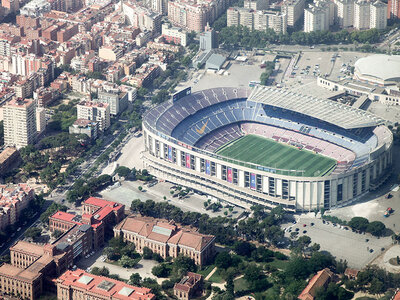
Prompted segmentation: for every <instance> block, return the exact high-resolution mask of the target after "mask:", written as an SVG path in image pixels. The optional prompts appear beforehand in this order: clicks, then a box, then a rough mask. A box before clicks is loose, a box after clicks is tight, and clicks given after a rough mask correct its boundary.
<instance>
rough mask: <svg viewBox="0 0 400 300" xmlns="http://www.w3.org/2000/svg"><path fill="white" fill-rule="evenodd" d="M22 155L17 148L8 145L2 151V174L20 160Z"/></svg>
mask: <svg viewBox="0 0 400 300" xmlns="http://www.w3.org/2000/svg"><path fill="white" fill-rule="evenodd" d="M19 158H20V155H19V152H18V150H17V149H16V148H14V147H6V148H5V149H4V150H1V152H0V174H6V173H7V172H9V171H10V170H11V168H12V166H13V165H14V164H15V163H16V162H17V161H18V160H19Z"/></svg>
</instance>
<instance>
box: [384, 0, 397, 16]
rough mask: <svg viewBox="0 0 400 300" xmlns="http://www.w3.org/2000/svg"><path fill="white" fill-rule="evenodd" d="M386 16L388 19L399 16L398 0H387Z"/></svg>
mask: <svg viewBox="0 0 400 300" xmlns="http://www.w3.org/2000/svg"><path fill="white" fill-rule="evenodd" d="M387 16H388V19H398V18H400V0H388V7H387Z"/></svg>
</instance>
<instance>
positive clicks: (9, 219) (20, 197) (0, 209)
mask: <svg viewBox="0 0 400 300" xmlns="http://www.w3.org/2000/svg"><path fill="white" fill-rule="evenodd" d="M7 149H9V150H11V151H12V153H10V152H8V153H9V155H8V158H10V157H11V158H12V159H13V160H14V159H16V158H15V157H16V155H17V156H18V152H16V151H15V148H7ZM7 149H6V150H7ZM6 150H5V151H6ZM3 152H4V151H3ZM1 156H3V153H2V155H1ZM6 166H7V165H6ZM34 196H35V194H34V191H33V189H32V188H31V187H30V186H29V185H27V184H24V183H20V184H15V185H0V230H4V229H5V228H6V227H7V226H9V225H12V224H15V223H16V222H17V221H18V220H19V217H20V215H21V212H22V211H23V210H24V209H25V208H27V207H28V205H29V202H30V201H31V200H32V199H33V198H34Z"/></svg>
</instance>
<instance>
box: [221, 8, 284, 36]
mask: <svg viewBox="0 0 400 300" xmlns="http://www.w3.org/2000/svg"><path fill="white" fill-rule="evenodd" d="M227 25H228V26H239V25H242V26H244V27H247V28H249V29H250V30H260V31H265V30H267V29H268V28H270V29H273V30H274V31H275V32H276V33H286V28H287V18H286V14H282V13H280V12H272V11H265V10H264V11H254V10H252V9H248V8H243V7H230V8H229V9H228V11H227Z"/></svg>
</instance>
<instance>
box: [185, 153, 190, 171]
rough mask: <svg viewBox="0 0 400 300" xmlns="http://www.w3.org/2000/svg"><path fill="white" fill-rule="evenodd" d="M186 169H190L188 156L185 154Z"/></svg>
mask: <svg viewBox="0 0 400 300" xmlns="http://www.w3.org/2000/svg"><path fill="white" fill-rule="evenodd" d="M186 168H190V154H186Z"/></svg>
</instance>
